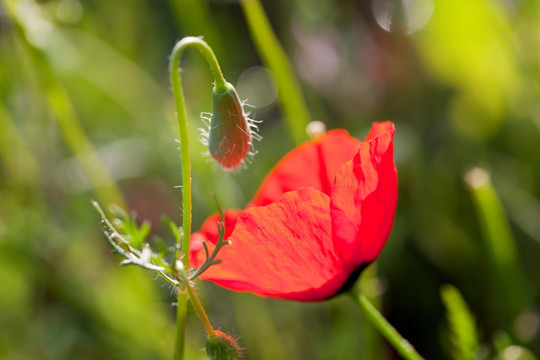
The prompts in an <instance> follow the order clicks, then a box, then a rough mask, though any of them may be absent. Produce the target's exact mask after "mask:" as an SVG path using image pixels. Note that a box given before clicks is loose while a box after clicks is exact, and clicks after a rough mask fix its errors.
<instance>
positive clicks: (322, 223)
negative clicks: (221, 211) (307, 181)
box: [201, 188, 350, 301]
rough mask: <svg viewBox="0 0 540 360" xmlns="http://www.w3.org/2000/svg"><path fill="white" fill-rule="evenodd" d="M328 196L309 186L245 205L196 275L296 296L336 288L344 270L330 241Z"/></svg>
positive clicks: (312, 297)
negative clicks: (212, 261) (225, 241)
mask: <svg viewBox="0 0 540 360" xmlns="http://www.w3.org/2000/svg"><path fill="white" fill-rule="evenodd" d="M329 203H330V199H329V197H328V196H327V195H325V194H323V193H322V192H320V191H317V190H315V189H312V188H303V189H301V190H299V191H293V192H289V193H287V194H285V195H283V196H282V197H281V198H280V199H279V200H278V201H276V202H274V203H272V204H271V205H268V206H264V207H252V208H249V209H247V210H245V211H244V212H243V213H242V214H241V215H240V217H239V218H238V221H237V223H236V227H235V228H234V231H233V233H232V235H231V236H230V238H229V240H231V242H232V244H231V245H227V246H225V247H223V248H222V250H221V251H220V253H219V255H218V258H220V259H222V263H221V264H219V265H217V266H213V267H211V268H210V269H209V270H207V271H206V272H204V273H203V274H202V276H201V278H202V279H204V280H211V281H213V282H215V283H216V284H218V285H221V286H224V287H226V288H229V289H233V290H237V291H250V292H253V293H256V294H258V295H262V296H271V297H279V298H285V299H292V300H300V301H317V300H323V299H326V298H328V297H330V296H332V295H335V293H336V292H337V291H338V290H339V289H340V288H341V286H342V285H343V284H344V283H345V281H346V280H347V277H348V275H349V273H350V271H348V269H347V270H344V269H343V268H342V264H341V262H340V260H339V259H338V258H337V257H336V254H335V252H334V249H333V243H332V229H331V220H330V208H329Z"/></svg>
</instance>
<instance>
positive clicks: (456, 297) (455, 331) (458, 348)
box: [441, 284, 480, 360]
mask: <svg viewBox="0 0 540 360" xmlns="http://www.w3.org/2000/svg"><path fill="white" fill-rule="evenodd" d="M441 298H442V300H443V303H444V306H445V307H446V317H447V318H448V326H449V333H448V338H449V340H450V342H451V344H452V356H453V358H454V359H455V360H478V359H480V357H479V356H478V353H479V342H478V341H479V336H478V331H477V330H476V321H475V319H474V317H473V315H472V314H471V312H470V310H469V308H468V306H467V304H466V303H465V300H463V297H462V296H461V293H460V292H459V290H458V289H456V288H455V287H453V286H452V285H448V284H447V285H444V286H443V287H442V288H441Z"/></svg>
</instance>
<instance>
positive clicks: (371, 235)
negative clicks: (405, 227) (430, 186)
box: [330, 122, 397, 268]
mask: <svg viewBox="0 0 540 360" xmlns="http://www.w3.org/2000/svg"><path fill="white" fill-rule="evenodd" d="M394 132H395V129H394V126H393V124H392V123H390V122H385V123H375V124H374V125H373V127H372V130H371V132H370V135H368V137H367V142H364V143H362V144H361V146H360V148H359V149H358V153H357V154H356V156H355V157H354V159H353V160H352V161H349V162H347V163H346V164H345V165H343V166H342V167H341V168H340V169H339V171H338V172H337V174H336V178H335V182H334V187H333V192H332V196H331V204H330V209H331V217H332V229H333V236H334V246H335V248H336V252H337V253H338V255H339V256H340V257H341V259H342V260H343V261H344V262H345V263H346V264H348V265H349V266H353V267H354V268H357V267H358V266H360V265H362V264H364V263H368V262H371V261H373V260H375V258H376V257H377V256H378V255H379V253H380V251H381V250H382V248H383V246H384V244H385V243H386V240H387V239H388V236H389V234H390V229H391V228H392V224H393V221H394V213H395V209H396V204H397V170H396V167H395V165H394V157H393V154H394V146H393V136H394Z"/></svg>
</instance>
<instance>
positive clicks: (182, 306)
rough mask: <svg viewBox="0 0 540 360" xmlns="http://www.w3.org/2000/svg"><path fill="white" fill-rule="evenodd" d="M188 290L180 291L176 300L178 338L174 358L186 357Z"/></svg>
mask: <svg viewBox="0 0 540 360" xmlns="http://www.w3.org/2000/svg"><path fill="white" fill-rule="evenodd" d="M187 299H188V297H187V292H186V290H185V289H182V290H180V291H179V292H178V297H177V301H176V338H175V339H174V360H182V359H183V358H184V339H185V337H186V314H187Z"/></svg>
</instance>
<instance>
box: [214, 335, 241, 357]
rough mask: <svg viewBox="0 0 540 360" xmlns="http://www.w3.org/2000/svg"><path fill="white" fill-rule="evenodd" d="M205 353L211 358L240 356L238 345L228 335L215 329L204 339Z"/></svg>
mask: <svg viewBox="0 0 540 360" xmlns="http://www.w3.org/2000/svg"><path fill="white" fill-rule="evenodd" d="M206 353H207V354H208V356H209V357H210V359H211V360H236V359H239V358H240V356H241V353H240V347H239V346H238V344H237V343H236V341H234V340H233V338H231V337H230V336H229V335H227V334H225V333H224V332H222V331H219V330H215V335H214V336H211V337H208V340H207V341H206Z"/></svg>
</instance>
